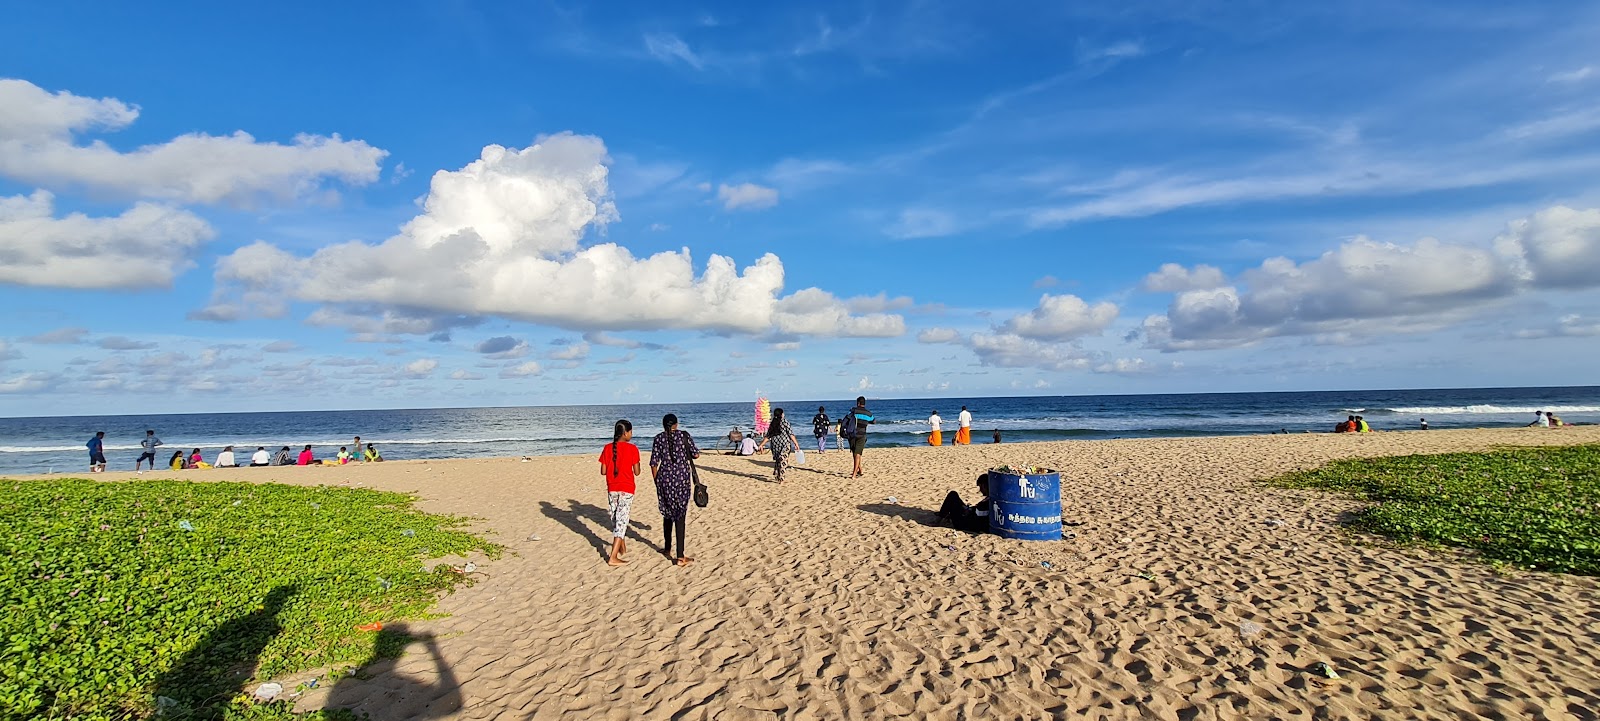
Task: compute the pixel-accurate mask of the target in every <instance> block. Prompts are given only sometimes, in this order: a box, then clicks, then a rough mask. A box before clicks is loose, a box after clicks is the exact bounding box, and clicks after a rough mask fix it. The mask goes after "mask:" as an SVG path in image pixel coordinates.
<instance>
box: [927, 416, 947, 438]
mask: <svg viewBox="0 0 1600 721" xmlns="http://www.w3.org/2000/svg"><path fill="white" fill-rule="evenodd" d="M943 424H944V419H943V418H940V417H939V411H937V410H935V411H934V412H933V414H932V415H930V416H928V427H930V428H932V429H933V430H931V431H928V445H930V446H942V445H944V425H943Z"/></svg>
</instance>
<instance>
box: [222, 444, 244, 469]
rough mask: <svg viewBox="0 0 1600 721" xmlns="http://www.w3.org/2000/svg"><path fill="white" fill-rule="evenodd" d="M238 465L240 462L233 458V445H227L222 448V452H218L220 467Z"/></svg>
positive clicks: (235, 466)
mask: <svg viewBox="0 0 1600 721" xmlns="http://www.w3.org/2000/svg"><path fill="white" fill-rule="evenodd" d="M238 466H239V464H238V462H236V461H234V460H233V446H227V447H225V448H223V449H222V452H221V453H218V454H217V467H218V468H237V467H238Z"/></svg>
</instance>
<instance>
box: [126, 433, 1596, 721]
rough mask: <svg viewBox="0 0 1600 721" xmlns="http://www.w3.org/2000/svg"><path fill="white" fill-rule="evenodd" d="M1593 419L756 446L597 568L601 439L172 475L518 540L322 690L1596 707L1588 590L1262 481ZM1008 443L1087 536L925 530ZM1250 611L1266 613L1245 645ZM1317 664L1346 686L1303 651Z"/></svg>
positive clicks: (548, 698)
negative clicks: (423, 637) (318, 487)
mask: <svg viewBox="0 0 1600 721" xmlns="http://www.w3.org/2000/svg"><path fill="white" fill-rule="evenodd" d="M648 436H649V434H647V433H641V434H640V441H641V445H643V446H644V447H646V448H648V442H649V441H648ZM700 440H701V443H702V445H710V443H709V439H700ZM804 440H806V441H809V439H804ZM1594 442H1600V427H1594V426H1588V427H1576V428H1569V429H1564V430H1559V431H1554V430H1545V429H1515V430H1467V431H1433V432H1404V433H1374V434H1369V435H1332V434H1302V435H1270V436H1248V437H1226V438H1185V439H1163V440H1128V441H1094V442H1055V443H1030V444H1002V445H973V446H966V447H941V448H927V447H924V448H902V449H881V450H875V449H871V448H870V447H869V450H868V454H867V457H866V472H867V475H866V477H865V478H862V479H857V480H854V481H852V480H851V479H848V478H846V477H845V475H844V474H845V472H846V471H848V469H849V462H850V459H849V454H848V453H847V452H837V451H829V452H827V453H826V454H821V455H818V454H815V453H811V454H808V455H807V460H808V463H807V465H806V466H803V467H799V468H797V469H795V471H794V473H793V474H792V476H791V479H790V480H789V482H788V483H786V484H784V485H777V484H773V483H770V482H769V481H768V478H769V477H770V475H771V461H770V458H769V457H768V456H765V455H762V456H757V457H756V458H754V459H752V458H745V457H733V456H724V455H715V454H712V453H707V454H706V455H705V456H703V457H702V460H701V462H700V466H701V475H702V478H703V479H704V480H705V481H706V482H707V483H708V485H709V486H710V489H711V505H710V507H709V508H707V509H704V510H701V509H691V512H690V516H689V534H688V545H689V553H690V555H691V556H693V557H695V558H696V559H697V560H696V562H695V563H694V564H693V565H692V566H691V567H689V568H687V569H680V568H676V567H673V566H671V565H670V564H669V563H668V562H667V561H666V560H665V559H664V558H662V556H661V555H660V553H659V552H658V549H659V548H660V544H661V539H660V534H661V518H660V516H659V515H658V513H657V512H656V510H655V509H656V502H655V494H654V491H653V489H652V488H650V482H649V479H648V472H647V474H646V475H645V476H644V477H643V478H642V479H641V482H640V494H639V496H638V498H637V500H636V501H635V503H634V513H633V527H634V531H635V535H634V536H633V537H630V544H629V545H630V553H629V557H630V559H631V560H632V563H631V564H630V565H628V566H626V567H623V568H616V569H613V568H609V567H607V566H606V564H605V560H604V549H605V547H606V545H607V544H608V542H609V533H608V531H607V530H606V526H607V514H606V509H605V505H606V499H605V493H604V488H603V484H602V479H601V478H600V477H599V475H598V466H597V464H596V463H595V461H594V459H593V458H591V457H589V456H560V457H538V458H533V459H531V460H527V461H523V460H519V459H514V458H513V459H486V460H459V461H401V462H390V463H383V464H371V465H364V466H346V467H328V468H295V467H290V468H260V469H237V470H211V471H189V472H181V473H165V472H163V473H161V474H159V475H160V476H163V477H165V476H176V477H179V478H193V479H196V480H202V479H206V480H209V479H218V480H220V479H245V480H251V481H277V482H285V483H295V484H329V485H340V484H348V485H352V486H357V485H359V486H364V487H371V488H381V489H386V490H397V491H414V492H416V493H418V494H420V495H421V496H422V497H423V499H424V501H423V502H422V503H421V504H420V506H421V507H422V508H423V509H425V510H429V511H435V512H446V513H454V514H461V515H469V516H474V517H477V518H479V519H481V520H480V521H479V522H478V523H476V524H475V526H474V527H475V528H476V529H478V530H481V531H484V532H486V533H488V534H489V535H490V536H491V537H492V538H493V539H494V540H496V541H498V542H500V543H503V544H505V545H506V546H507V548H508V550H509V553H507V554H506V556H505V557H504V558H502V559H501V560H498V561H492V562H483V561H481V560H480V561H479V563H480V567H479V573H478V574H475V575H477V576H478V578H479V581H478V583H477V584H476V585H474V586H472V587H470V588H464V589H462V590H459V591H458V592H456V593H455V594H453V595H451V596H448V597H446V598H444V599H442V600H441V602H440V603H439V605H438V607H437V610H438V611H439V612H441V613H443V614H447V615H446V616H445V617H443V618H439V619H435V620H430V621H424V622H414V623H412V624H410V628H411V630H412V631H413V632H422V633H429V634H432V635H433V636H434V637H435V638H436V639H437V642H436V644H435V645H434V646H433V647H432V650H431V651H428V652H425V651H424V647H423V645H421V644H419V645H414V646H412V647H411V650H410V652H409V653H408V654H407V655H406V656H405V657H404V658H402V659H400V660H399V661H398V662H394V663H386V664H384V665H383V666H382V667H381V668H374V669H369V670H368V671H367V672H366V673H363V674H361V676H362V677H363V678H360V679H359V680H346V681H344V682H341V683H339V684H338V685H336V686H333V687H332V688H331V689H330V688H326V687H324V688H319V689H317V690H315V691H313V692H312V693H310V694H308V695H306V696H305V697H303V698H302V699H301V700H300V702H299V707H298V708H300V709H302V710H304V709H313V708H318V707H322V706H324V705H328V706H337V707H347V708H353V709H355V710H357V711H358V712H365V713H369V714H371V715H372V717H373V718H375V719H386V720H387V719H423V718H450V719H457V718H459V719H490V718H501V719H521V718H584V719H587V718H604V719H629V718H685V719H702V718H716V719H759V718H793V719H807V718H819V719H821V718H885V717H910V718H1045V717H1058V718H1059V717H1072V718H1079V717H1081V718H1152V719H1193V718H1203V719H1211V718H1217V719H1221V718H1296V717H1306V718H1396V719H1399V718H1406V719H1410V718H1477V717H1490V718H1538V719H1583V718H1596V717H1597V716H1596V714H1597V713H1600V712H1597V709H1600V691H1596V689H1600V668H1597V666H1596V664H1595V649H1596V648H1600V606H1597V605H1596V603H1595V599H1596V598H1600V594H1597V591H1600V581H1597V580H1596V579H1589V578H1583V577H1575V576H1564V575H1552V574H1543V573H1517V574H1513V575H1501V574H1497V573H1496V572H1495V571H1494V570H1493V569H1491V568H1490V567H1488V566H1486V565H1483V564H1478V563H1474V562H1470V561H1467V560H1464V559H1460V558H1458V557H1456V556H1455V555H1454V554H1451V553H1445V552H1423V551H1418V550H1407V549H1393V548H1386V547H1384V545H1383V544H1380V543H1377V542H1375V540H1373V539H1368V541H1369V542H1366V543H1351V542H1350V540H1349V539H1348V538H1347V537H1346V536H1345V535H1344V532H1343V531H1341V530H1340V528H1339V526H1338V519H1339V517H1340V514H1341V513H1343V512H1345V511H1347V510H1349V509H1350V508H1352V507H1353V506H1352V504H1351V503H1349V502H1346V501H1342V500H1340V499H1338V498H1336V497H1333V496H1330V495H1328V494H1324V493H1318V492H1307V491H1281V490H1274V489H1268V488H1262V487H1258V486H1257V485H1255V484H1253V483H1251V481H1253V480H1255V479H1260V478H1265V477H1269V476H1272V475H1275V474H1278V473H1282V472H1284V471H1289V470H1293V469H1300V468H1309V467H1313V466H1317V465H1320V464H1322V463H1324V462H1326V461H1329V460H1334V459H1339V458H1348V457H1355V456H1379V455H1400V454H1409V453H1434V452H1448V451H1460V450H1476V449H1487V448H1491V447H1495V446H1506V445H1559V444H1572V443H1594ZM596 450H597V451H598V446H597V448H596ZM1007 463H1009V464H1037V465H1043V466H1047V467H1052V468H1058V469H1060V470H1061V472H1062V486H1063V495H1064V499H1063V500H1064V503H1063V506H1064V514H1063V516H1064V518H1065V520H1066V521H1067V522H1069V523H1081V524H1082V525H1077V526H1074V527H1072V528H1069V529H1068V530H1069V531H1070V532H1072V533H1074V534H1076V535H1075V537H1074V538H1070V539H1068V540H1065V541H1061V542H1049V543H1027V542H1018V541H1008V540H1004V539H1000V538H997V537H993V536H968V535H965V534H957V533H955V532H953V531H951V530H949V529H947V528H941V527H936V526H934V525H931V524H932V522H933V521H932V517H933V509H936V508H937V507H938V504H939V501H940V500H941V499H942V497H943V496H944V493H945V492H946V491H948V490H951V489H956V490H960V491H961V492H962V493H963V495H967V496H969V497H970V496H971V493H972V480H973V478H974V477H975V476H976V475H977V474H978V473H980V472H982V471H983V470H984V469H986V468H989V467H992V466H996V465H1000V464H1007ZM133 477H136V476H134V475H133V474H131V473H112V474H106V476H105V478H107V479H125V478H133ZM145 477H152V476H151V475H150V474H146V476H145ZM891 496H893V497H895V498H897V499H898V501H899V503H898V504H893V503H889V502H888V501H887V500H886V499H888V498H889V497H891ZM1269 519H1281V520H1283V521H1284V522H1285V523H1283V524H1282V525H1276V524H1271V525H1269V524H1268V523H1267V521H1268V520H1269ZM534 537H536V538H537V540H532V538H534ZM1046 563H1047V564H1048V566H1046V565H1044V564H1046ZM1143 572H1148V575H1150V576H1152V577H1153V578H1154V580H1149V579H1147V578H1144V577H1142V575H1141V574H1143ZM1243 622H1251V623H1254V624H1259V625H1260V626H1261V627H1262V630H1261V632H1260V633H1259V634H1258V635H1254V636H1251V637H1248V638H1247V637H1245V635H1244V634H1241V630H1240V624H1241V623H1243ZM1319 661H1323V662H1327V663H1330V664H1332V665H1333V666H1334V667H1335V668H1337V669H1338V671H1339V673H1340V674H1341V678H1340V679H1338V680H1328V679H1323V678H1320V677H1317V676H1315V675H1314V674H1312V673H1309V672H1308V670H1307V669H1309V668H1310V667H1311V666H1312V665H1313V664H1315V663H1316V662H1319ZM307 676H308V677H309V675H307ZM301 680H305V679H302V678H300V677H298V676H291V677H288V678H286V679H284V681H285V682H286V683H285V685H286V686H288V685H289V684H290V683H294V682H297V681H301ZM291 688H292V686H291Z"/></svg>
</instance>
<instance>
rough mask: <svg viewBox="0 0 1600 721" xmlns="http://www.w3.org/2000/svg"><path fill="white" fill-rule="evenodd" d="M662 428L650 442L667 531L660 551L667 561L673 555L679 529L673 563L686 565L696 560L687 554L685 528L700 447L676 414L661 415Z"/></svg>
mask: <svg viewBox="0 0 1600 721" xmlns="http://www.w3.org/2000/svg"><path fill="white" fill-rule="evenodd" d="M661 427H662V428H663V429H665V430H663V431H662V432H660V433H657V434H656V437H655V440H653V441H651V442H650V477H651V478H652V479H654V480H655V482H656V504H657V506H658V507H659V508H660V509H661V529H662V533H664V534H665V540H664V541H663V542H662V544H661V553H662V555H664V556H666V557H667V559H668V560H671V559H673V558H674V556H673V555H672V537H673V533H674V531H676V533H677V537H678V555H677V556H676V559H677V560H676V561H674V562H675V563H677V564H678V565H679V566H687V565H689V564H690V563H693V562H694V559H693V558H690V557H689V556H688V555H687V554H686V553H685V550H684V547H683V530H684V522H685V521H687V520H688V517H689V493H690V492H691V490H692V489H691V487H690V483H691V480H690V479H691V478H692V477H693V473H694V471H693V466H692V465H691V464H692V463H693V462H694V459H696V458H699V457H700V449H699V448H696V447H695V445H694V438H693V437H691V436H690V435H689V434H688V433H687V432H685V431H680V430H678V417H677V416H675V415H673V414H671V413H668V414H667V415H666V416H664V417H662V419H661Z"/></svg>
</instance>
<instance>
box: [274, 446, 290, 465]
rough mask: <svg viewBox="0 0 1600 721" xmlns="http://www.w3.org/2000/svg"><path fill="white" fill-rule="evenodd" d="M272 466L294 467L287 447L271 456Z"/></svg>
mask: <svg viewBox="0 0 1600 721" xmlns="http://www.w3.org/2000/svg"><path fill="white" fill-rule="evenodd" d="M272 465H274V466H292V465H294V456H293V455H290V452H289V447H288V446H284V447H282V448H279V449H278V452H277V453H275V454H273V456H272Z"/></svg>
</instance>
